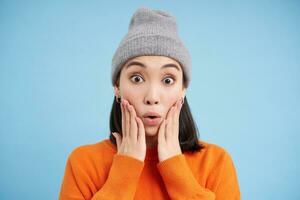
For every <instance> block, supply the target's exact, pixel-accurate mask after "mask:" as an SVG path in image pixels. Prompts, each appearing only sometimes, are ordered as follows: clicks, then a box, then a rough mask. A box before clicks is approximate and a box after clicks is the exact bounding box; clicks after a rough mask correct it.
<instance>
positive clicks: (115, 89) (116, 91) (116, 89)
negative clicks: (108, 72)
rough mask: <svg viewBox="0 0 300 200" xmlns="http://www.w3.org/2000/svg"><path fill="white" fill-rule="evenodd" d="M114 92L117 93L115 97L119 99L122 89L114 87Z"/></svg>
mask: <svg viewBox="0 0 300 200" xmlns="http://www.w3.org/2000/svg"><path fill="white" fill-rule="evenodd" d="M114 92H115V96H117V97H119V96H121V95H120V89H119V88H118V87H117V86H116V85H115V86H114Z"/></svg>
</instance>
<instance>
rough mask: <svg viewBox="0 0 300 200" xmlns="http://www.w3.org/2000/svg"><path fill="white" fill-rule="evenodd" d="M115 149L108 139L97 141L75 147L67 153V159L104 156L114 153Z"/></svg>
mask: <svg viewBox="0 0 300 200" xmlns="http://www.w3.org/2000/svg"><path fill="white" fill-rule="evenodd" d="M115 151H116V150H115V149H114V146H113V144H111V143H110V141H109V140H108V139H104V140H101V141H98V142H96V143H91V144H84V145H80V146H78V147H75V148H74V149H73V150H72V151H71V153H70V154H69V159H70V160H73V161H76V160H90V159H95V158H98V157H103V158H104V157H105V155H106V156H107V155H108V154H114V153H115Z"/></svg>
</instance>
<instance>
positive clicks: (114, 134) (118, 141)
mask: <svg viewBox="0 0 300 200" xmlns="http://www.w3.org/2000/svg"><path fill="white" fill-rule="evenodd" d="M112 134H113V136H114V137H115V138H116V142H117V147H118V149H119V146H120V144H121V136H120V135H119V133H117V132H113V133H112Z"/></svg>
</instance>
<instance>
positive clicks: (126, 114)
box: [124, 101, 130, 137]
mask: <svg viewBox="0 0 300 200" xmlns="http://www.w3.org/2000/svg"><path fill="white" fill-rule="evenodd" d="M128 105H129V104H128V102H127V101H126V102H125V107H124V110H125V132H126V133H125V135H126V137H129V131H130V114H129V110H128Z"/></svg>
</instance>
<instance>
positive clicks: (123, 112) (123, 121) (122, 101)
mask: <svg viewBox="0 0 300 200" xmlns="http://www.w3.org/2000/svg"><path fill="white" fill-rule="evenodd" d="M121 112H122V135H123V137H124V136H126V135H125V134H126V130H125V123H126V116H125V108H124V100H123V99H122V100H121Z"/></svg>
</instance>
